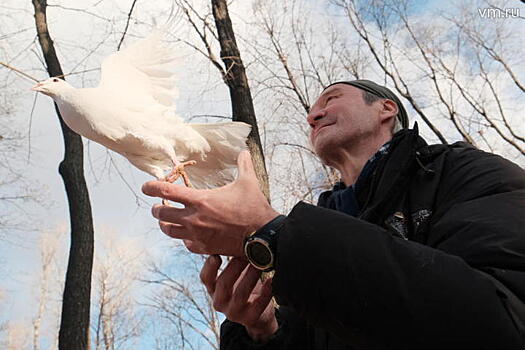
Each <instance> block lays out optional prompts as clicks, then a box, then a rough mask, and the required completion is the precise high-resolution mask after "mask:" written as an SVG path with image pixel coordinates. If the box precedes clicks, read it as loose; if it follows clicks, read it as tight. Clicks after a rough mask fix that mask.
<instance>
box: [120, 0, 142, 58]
mask: <svg viewBox="0 0 525 350" xmlns="http://www.w3.org/2000/svg"><path fill="white" fill-rule="evenodd" d="M136 2H137V0H133V4H131V8H130V9H129V13H128V20H127V21H126V27H125V28H124V33H122V38H120V42H119V43H118V46H117V51H119V50H120V45H122V42H123V41H124V37H125V36H126V33H127V31H128V27H129V21H130V20H131V13H132V12H133V8H134V7H135V3H136Z"/></svg>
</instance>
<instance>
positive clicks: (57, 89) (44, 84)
mask: <svg viewBox="0 0 525 350" xmlns="http://www.w3.org/2000/svg"><path fill="white" fill-rule="evenodd" d="M70 89H73V87H72V86H71V85H69V84H68V83H67V82H66V81H65V80H62V79H59V78H49V79H47V80H44V81H41V82H39V83H38V84H36V85H35V86H33V87H32V88H31V90H33V91H38V92H41V93H43V94H44V95H47V96H50V97H59V96H60V95H61V94H62V93H63V92H65V91H67V90H70Z"/></svg>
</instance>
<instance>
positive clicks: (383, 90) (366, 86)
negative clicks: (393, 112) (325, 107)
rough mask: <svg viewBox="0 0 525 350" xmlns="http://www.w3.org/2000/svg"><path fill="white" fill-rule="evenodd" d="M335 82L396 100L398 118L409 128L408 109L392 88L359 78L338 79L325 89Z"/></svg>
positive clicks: (405, 127)
mask: <svg viewBox="0 0 525 350" xmlns="http://www.w3.org/2000/svg"><path fill="white" fill-rule="evenodd" d="M335 84H347V85H352V86H354V87H356V88H358V89H361V90H364V91H366V92H369V93H371V94H374V95H376V96H379V97H382V98H387V99H389V100H392V101H394V102H395V103H396V104H397V109H398V112H397V119H398V120H399V122H400V123H401V126H402V127H403V128H404V129H407V128H408V114H407V111H406V110H405V107H403V104H402V103H401V101H400V100H399V98H398V97H397V96H396V94H394V93H393V92H392V90H390V89H389V88H387V87H386V86H382V85H379V84H376V83H374V82H373V81H371V80H365V79H359V80H350V81H338V82H335V83H333V84H330V85H328V86H327V87H326V88H325V90H326V89H327V88H329V87H330V86H332V85H335Z"/></svg>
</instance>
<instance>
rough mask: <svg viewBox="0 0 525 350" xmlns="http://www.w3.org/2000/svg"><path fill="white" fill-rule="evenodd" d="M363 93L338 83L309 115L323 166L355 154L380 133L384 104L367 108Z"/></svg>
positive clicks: (317, 102) (309, 121) (326, 91)
mask: <svg viewBox="0 0 525 350" xmlns="http://www.w3.org/2000/svg"><path fill="white" fill-rule="evenodd" d="M362 94H363V93H362V90H360V89H358V88H356V87H353V86H351V85H347V84H336V85H332V86H330V87H329V88H328V89H326V90H325V91H323V93H322V94H321V96H319V98H318V99H317V101H316V102H315V104H314V105H313V106H312V108H311V110H310V113H308V116H307V121H308V124H310V127H311V130H310V142H311V143H312V146H313V149H314V151H315V153H316V154H317V155H318V156H319V157H320V158H321V160H323V162H324V163H326V164H330V163H332V161H331V160H333V159H334V157H340V156H341V155H342V154H343V153H344V152H343V151H348V152H352V151H353V150H354V151H355V148H356V147H359V145H360V144H362V143H363V142H365V141H366V139H367V138H369V137H371V136H373V135H374V134H377V133H379V131H380V130H379V129H380V118H379V113H380V109H381V101H376V102H375V103H373V104H371V105H367V104H366V103H365V101H364V100H363V95H362Z"/></svg>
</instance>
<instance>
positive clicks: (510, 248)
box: [221, 128, 525, 350]
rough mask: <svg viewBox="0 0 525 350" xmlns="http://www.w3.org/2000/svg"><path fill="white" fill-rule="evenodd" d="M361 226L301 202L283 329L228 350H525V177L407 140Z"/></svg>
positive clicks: (396, 150)
mask: <svg viewBox="0 0 525 350" xmlns="http://www.w3.org/2000/svg"><path fill="white" fill-rule="evenodd" d="M390 148H391V149H390V152H389V153H388V154H387V155H386V156H384V157H383V158H381V159H380V161H379V162H378V164H377V166H376V169H375V171H374V173H373V174H372V175H371V176H370V177H369V180H368V183H367V185H366V186H362V189H361V190H360V191H359V192H357V193H356V196H357V199H358V202H359V204H360V207H361V208H362V211H361V214H360V216H359V217H358V218H355V217H352V216H350V215H347V214H344V213H340V212H337V211H334V210H329V209H325V208H322V206H323V205H326V203H327V201H328V199H329V198H330V196H331V192H330V191H329V192H325V193H323V194H322V195H321V197H320V200H319V205H320V206H321V207H319V206H318V207H316V206H312V205H309V204H305V203H299V204H297V205H296V206H295V207H294V208H293V210H292V211H291V213H290V214H289V215H288V218H287V219H286V221H285V224H284V226H283V228H282V229H281V230H280V232H279V239H278V246H277V260H276V268H275V276H274V279H273V285H272V287H273V293H274V295H275V297H276V299H277V301H278V302H279V304H280V305H281V307H280V308H279V310H278V312H277V314H278V320H279V324H280V329H279V331H278V332H277V333H276V334H275V335H274V336H273V337H272V339H271V340H270V341H269V342H267V343H265V344H255V343H254V342H252V341H251V340H250V339H249V337H248V336H247V334H246V331H245V330H244V327H242V326H241V325H238V324H236V323H233V322H230V321H225V322H224V323H223V325H222V328H221V349H227V350H237V349H244V350H249V349H267V350H270V349H271V350H277V349H305V350H306V349H315V350H324V349H326V350H336V349H453V348H458V349H476V350H480V349H525V306H524V305H525V304H524V303H525V172H524V171H523V169H521V168H520V167H518V166H517V165H515V164H513V163H511V162H509V161H507V160H505V159H503V158H502V157H499V156H497V155H494V154H490V153H486V152H483V151H480V150H477V149H476V148H474V147H471V146H469V145H468V144H465V143H462V142H459V143H455V144H453V145H431V146H429V145H427V144H426V143H425V142H424V141H423V140H422V139H421V138H420V137H419V136H418V134H417V128H416V129H415V130H404V131H401V132H399V133H397V134H396V135H395V136H394V138H393V139H392V142H391V147H390Z"/></svg>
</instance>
